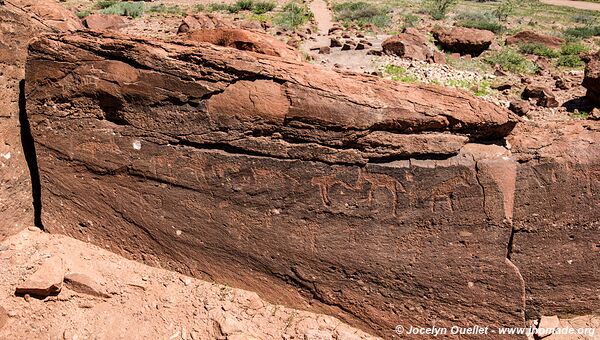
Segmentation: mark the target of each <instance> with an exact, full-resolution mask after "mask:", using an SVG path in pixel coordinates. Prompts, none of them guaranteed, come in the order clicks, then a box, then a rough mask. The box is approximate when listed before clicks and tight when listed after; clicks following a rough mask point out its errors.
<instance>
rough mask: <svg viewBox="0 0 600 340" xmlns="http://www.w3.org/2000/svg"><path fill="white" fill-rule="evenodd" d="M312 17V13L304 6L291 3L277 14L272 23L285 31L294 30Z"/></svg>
mask: <svg viewBox="0 0 600 340" xmlns="http://www.w3.org/2000/svg"><path fill="white" fill-rule="evenodd" d="M312 16H313V14H312V12H311V11H310V10H309V9H308V8H306V6H304V5H303V4H299V3H297V2H294V1H292V2H288V3H287V4H286V5H285V6H283V11H282V12H281V13H277V15H276V16H275V17H274V18H273V23H274V24H275V25H278V26H281V27H285V28H287V29H296V28H298V27H300V26H302V25H304V24H305V23H306V22H308V21H309V20H310V19H311V18H312Z"/></svg>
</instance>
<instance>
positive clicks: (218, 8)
mask: <svg viewBox="0 0 600 340" xmlns="http://www.w3.org/2000/svg"><path fill="white" fill-rule="evenodd" d="M230 7H232V6H229V5H228V4H224V3H218V2H213V3H210V4H208V6H206V10H207V11H208V12H224V11H228V10H229V8H230Z"/></svg>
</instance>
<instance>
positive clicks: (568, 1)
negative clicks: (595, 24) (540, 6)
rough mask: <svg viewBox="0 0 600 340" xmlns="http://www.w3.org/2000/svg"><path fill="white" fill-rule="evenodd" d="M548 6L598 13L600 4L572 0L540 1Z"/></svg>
mask: <svg viewBox="0 0 600 340" xmlns="http://www.w3.org/2000/svg"><path fill="white" fill-rule="evenodd" d="M540 1H541V2H543V3H545V4H548V5H555V6H566V7H573V8H578V9H587V10H590V11H600V3H596V2H587V1H572V0H540Z"/></svg>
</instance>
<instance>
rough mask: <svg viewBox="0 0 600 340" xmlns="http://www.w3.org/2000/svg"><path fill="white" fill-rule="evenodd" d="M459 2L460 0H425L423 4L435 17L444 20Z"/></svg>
mask: <svg viewBox="0 0 600 340" xmlns="http://www.w3.org/2000/svg"><path fill="white" fill-rule="evenodd" d="M457 3H458V0H424V2H423V5H424V9H425V11H426V12H427V13H429V15H430V16H431V17H432V18H433V19H435V20H442V19H444V18H445V17H446V16H447V15H448V12H450V10H451V9H452V8H454V6H456V4H457Z"/></svg>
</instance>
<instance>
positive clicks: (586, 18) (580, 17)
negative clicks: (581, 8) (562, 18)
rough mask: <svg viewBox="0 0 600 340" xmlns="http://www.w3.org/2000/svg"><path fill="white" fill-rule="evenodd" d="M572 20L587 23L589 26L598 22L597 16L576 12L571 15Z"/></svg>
mask: <svg viewBox="0 0 600 340" xmlns="http://www.w3.org/2000/svg"><path fill="white" fill-rule="evenodd" d="M571 20H573V21H574V22H576V23H578V24H585V25H589V26H592V25H595V24H596V18H595V17H593V16H591V15H587V14H575V15H574V16H572V17H571Z"/></svg>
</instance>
